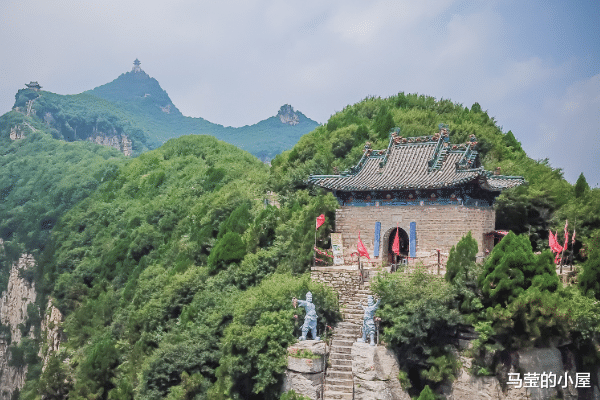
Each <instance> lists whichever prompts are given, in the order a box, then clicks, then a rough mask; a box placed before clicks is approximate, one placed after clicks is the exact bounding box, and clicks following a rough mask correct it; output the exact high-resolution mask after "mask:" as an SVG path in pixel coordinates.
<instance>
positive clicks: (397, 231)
mask: <svg viewBox="0 0 600 400" xmlns="http://www.w3.org/2000/svg"><path fill="white" fill-rule="evenodd" d="M396 236H398V238H399V244H400V255H396V253H394V250H393V247H394V241H395V240H396ZM387 247H388V248H387V260H388V263H390V264H398V263H399V262H400V260H402V259H403V258H407V257H408V234H407V233H406V231H405V230H404V229H402V228H394V229H392V231H391V232H390V238H389V239H388V246H387Z"/></svg>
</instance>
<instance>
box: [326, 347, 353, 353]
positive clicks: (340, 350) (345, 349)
mask: <svg viewBox="0 0 600 400" xmlns="http://www.w3.org/2000/svg"><path fill="white" fill-rule="evenodd" d="M351 350H352V346H335V348H333V347H332V348H331V354H350V352H351ZM334 352H335V353H334Z"/></svg>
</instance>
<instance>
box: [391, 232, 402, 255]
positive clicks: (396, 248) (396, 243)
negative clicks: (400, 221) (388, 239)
mask: <svg viewBox="0 0 600 400" xmlns="http://www.w3.org/2000/svg"><path fill="white" fill-rule="evenodd" d="M392 251H393V252H394V254H396V255H397V256H399V255H400V230H399V229H398V228H396V237H395V238H394V244H393V245H392Z"/></svg>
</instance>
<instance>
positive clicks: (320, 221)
mask: <svg viewBox="0 0 600 400" xmlns="http://www.w3.org/2000/svg"><path fill="white" fill-rule="evenodd" d="M324 223H325V214H321V215H319V216H318V217H317V228H316V229H319V227H320V226H321V225H323V224H324Z"/></svg>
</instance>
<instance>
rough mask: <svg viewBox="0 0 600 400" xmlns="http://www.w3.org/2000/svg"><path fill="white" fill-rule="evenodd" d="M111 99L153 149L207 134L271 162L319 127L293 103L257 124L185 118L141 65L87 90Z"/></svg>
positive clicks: (94, 94) (88, 92)
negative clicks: (233, 124) (177, 139)
mask: <svg viewBox="0 0 600 400" xmlns="http://www.w3.org/2000/svg"><path fill="white" fill-rule="evenodd" d="M85 93H86V94H91V95H93V96H97V97H100V98H102V99H105V100H108V101H110V102H112V103H114V104H116V105H118V107H119V108H121V109H123V110H125V111H127V112H128V113H129V114H130V115H131V116H132V117H133V118H134V120H135V122H136V124H137V125H138V126H140V127H142V128H143V129H144V131H145V132H146V133H147V135H148V138H149V141H151V142H152V143H153V144H152V145H151V146H150V147H151V148H155V147H157V146H158V145H160V144H162V143H164V142H165V141H166V140H168V139H171V138H174V137H179V136H182V135H188V134H208V135H212V136H215V137H216V138H217V139H220V140H223V141H225V142H228V143H231V144H233V145H236V146H238V147H239V148H241V149H243V150H246V151H248V152H249V153H251V154H254V155H255V156H256V157H258V158H259V159H261V160H263V161H269V160H271V159H272V158H273V157H275V156H276V155H277V154H279V153H281V152H282V151H284V150H288V149H291V148H292V147H293V145H294V144H296V142H297V141H298V140H299V139H300V137H301V136H302V135H304V134H306V133H308V132H310V131H311V130H313V129H314V128H316V127H317V126H318V123H317V122H315V121H313V120H311V119H310V118H307V117H306V116H305V115H304V114H302V113H301V112H299V111H295V110H294V109H293V107H292V106H290V105H287V104H286V105H284V106H282V107H281V108H280V109H279V111H278V113H277V115H276V116H273V117H270V118H268V119H266V120H263V121H260V122H258V123H256V124H254V125H246V126H243V127H240V128H232V127H224V126H223V125H218V124H214V123H212V122H209V121H207V120H205V119H203V118H192V117H185V116H184V115H183V114H181V112H180V111H179V109H178V108H177V107H176V106H175V105H174V104H173V102H172V101H171V99H170V98H169V95H168V94H167V92H165V91H164V90H163V89H162V88H161V87H160V84H159V83H158V81H157V80H156V79H154V78H151V77H150V76H148V74H146V72H144V71H143V70H142V69H140V68H139V66H138V67H137V68H136V67H135V66H134V69H133V70H132V71H130V72H127V73H124V74H121V76H119V77H118V78H117V79H115V80H114V81H112V82H110V83H107V84H105V85H102V86H99V87H97V88H95V89H93V90H89V91H87V92H85Z"/></svg>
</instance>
